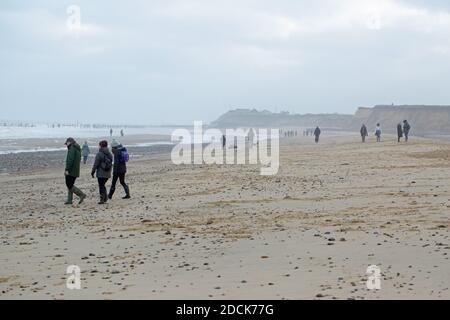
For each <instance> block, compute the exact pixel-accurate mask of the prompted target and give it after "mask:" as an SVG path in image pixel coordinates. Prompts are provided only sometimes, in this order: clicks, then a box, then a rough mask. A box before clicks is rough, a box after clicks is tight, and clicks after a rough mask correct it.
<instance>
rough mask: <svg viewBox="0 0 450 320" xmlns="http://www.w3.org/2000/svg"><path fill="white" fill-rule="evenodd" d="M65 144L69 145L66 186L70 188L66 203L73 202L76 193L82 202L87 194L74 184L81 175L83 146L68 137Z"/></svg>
mask: <svg viewBox="0 0 450 320" xmlns="http://www.w3.org/2000/svg"><path fill="white" fill-rule="evenodd" d="M65 145H66V146H67V158H66V169H65V171H64V175H65V177H66V186H67V189H68V193H67V201H66V202H65V204H72V199H73V194H74V193H75V194H76V195H77V196H78V197H79V198H80V201H79V202H78V204H81V203H82V202H83V200H84V198H86V195H85V194H84V193H83V192H82V191H81V190H80V189H78V188H77V187H75V186H74V184H75V180H76V179H77V178H78V177H79V176H80V162H81V148H80V145H79V144H78V143H76V141H75V140H74V139H73V138H67V140H66V143H65Z"/></svg>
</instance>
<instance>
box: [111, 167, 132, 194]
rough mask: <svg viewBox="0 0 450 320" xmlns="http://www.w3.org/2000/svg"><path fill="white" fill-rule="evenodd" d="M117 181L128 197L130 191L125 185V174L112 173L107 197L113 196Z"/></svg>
mask: <svg viewBox="0 0 450 320" xmlns="http://www.w3.org/2000/svg"><path fill="white" fill-rule="evenodd" d="M117 179H119V181H120V184H121V185H122V187H123V190H125V193H126V194H127V195H128V194H129V193H130V190H129V188H128V185H127V184H126V183H125V172H124V173H114V174H113V178H112V182H111V188H110V189H109V197H110V198H111V197H112V196H113V194H114V191H116V183H117Z"/></svg>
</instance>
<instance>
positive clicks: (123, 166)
mask: <svg viewBox="0 0 450 320" xmlns="http://www.w3.org/2000/svg"><path fill="white" fill-rule="evenodd" d="M111 148H112V153H113V155H114V165H113V178H112V182H111V188H110V189H109V194H108V198H109V199H112V197H113V194H114V191H116V183H117V179H119V181H120V184H121V185H122V187H123V190H124V191H125V197H122V199H130V198H131V197H130V188H129V187H128V185H127V184H126V183H125V174H126V173H127V163H126V162H125V159H124V158H123V154H122V152H127V149H126V148H125V147H124V146H122V145H121V144H120V143H118V142H116V141H114V142H113V143H112V144H111Z"/></svg>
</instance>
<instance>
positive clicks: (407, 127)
mask: <svg viewBox="0 0 450 320" xmlns="http://www.w3.org/2000/svg"><path fill="white" fill-rule="evenodd" d="M409 130H411V126H410V125H409V123H408V121H406V120H403V133H404V134H405V142H408V136H409Z"/></svg>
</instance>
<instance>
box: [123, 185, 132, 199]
mask: <svg viewBox="0 0 450 320" xmlns="http://www.w3.org/2000/svg"><path fill="white" fill-rule="evenodd" d="M123 189H124V190H125V197H122V199H130V198H131V197H130V188H128V186H125V187H123Z"/></svg>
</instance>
